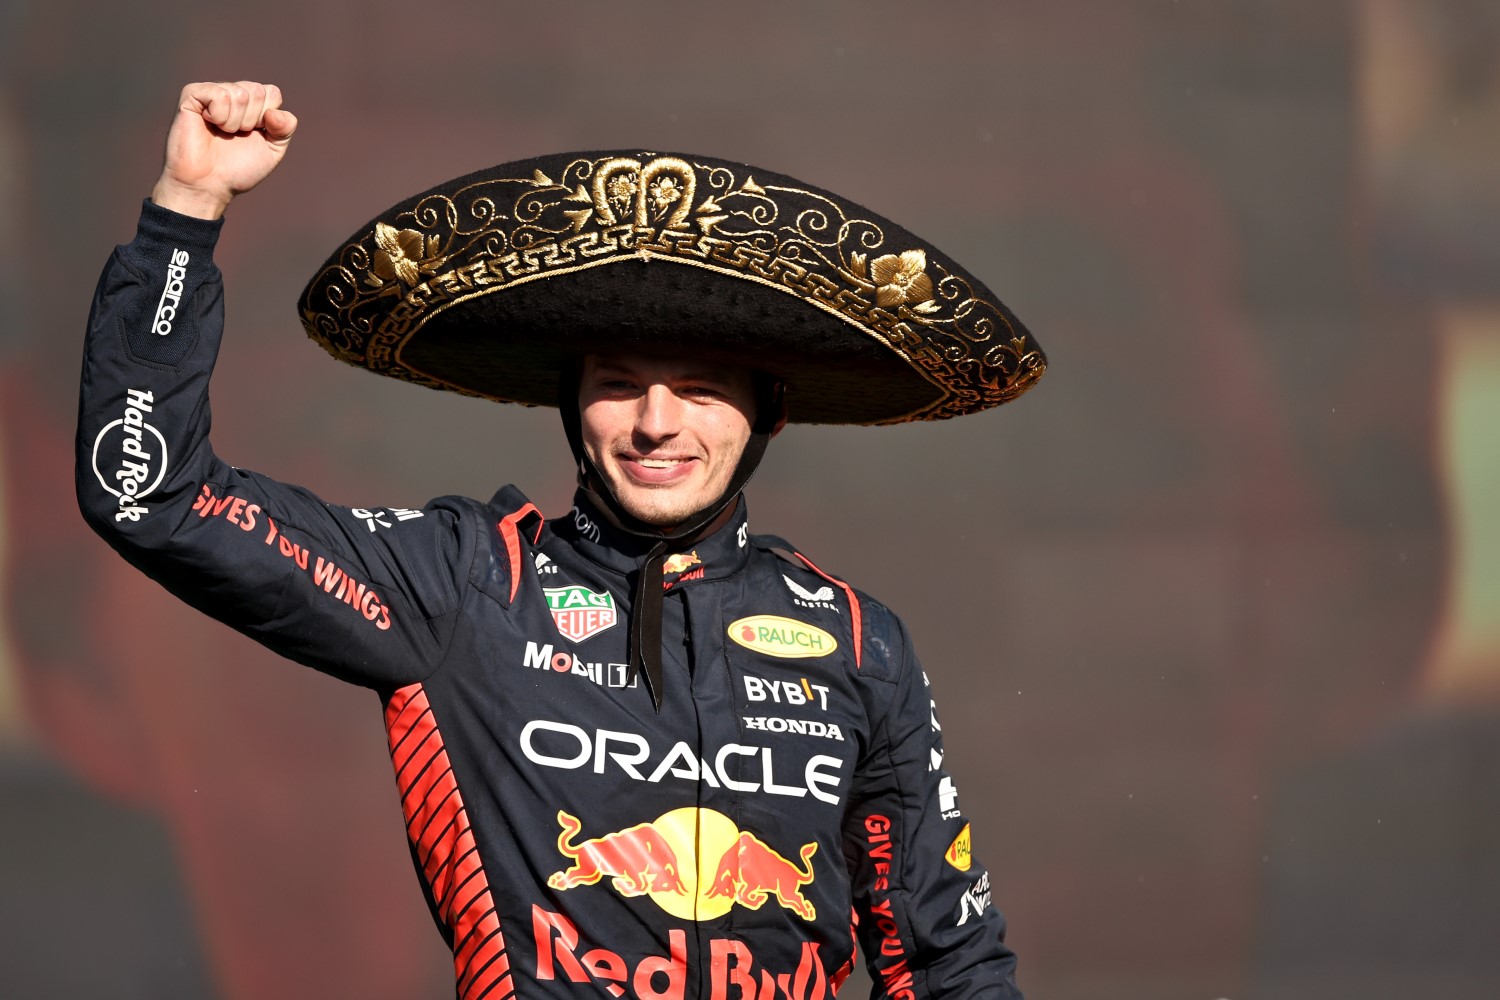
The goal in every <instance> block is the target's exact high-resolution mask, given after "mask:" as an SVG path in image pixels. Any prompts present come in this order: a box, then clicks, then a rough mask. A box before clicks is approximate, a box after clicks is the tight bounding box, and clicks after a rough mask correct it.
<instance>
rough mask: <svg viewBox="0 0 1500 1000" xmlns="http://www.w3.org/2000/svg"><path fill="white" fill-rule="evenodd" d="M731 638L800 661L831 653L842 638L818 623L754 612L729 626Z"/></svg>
mask: <svg viewBox="0 0 1500 1000" xmlns="http://www.w3.org/2000/svg"><path fill="white" fill-rule="evenodd" d="M729 638H731V639H733V640H734V641H735V642H737V643H739V644H740V645H741V646H744V647H745V648H746V649H753V650H755V651H756V652H757V653H765V654H766V655H767V656H779V657H781V658H782V659H787V660H800V659H805V658H807V657H810V656H827V655H828V654H829V653H832V652H833V651H834V650H835V649H838V648H839V644H838V640H837V639H835V638H834V637H833V636H831V635H829V634H828V633H827V632H825V631H823V630H822V629H820V628H818V627H817V626H816V625H809V624H807V623H806V622H799V621H797V620H796V619H793V618H783V617H781V616H780V615H751V616H750V617H749V618H741V619H740V620H739V621H737V622H735V623H734V624H732V625H730V626H729Z"/></svg>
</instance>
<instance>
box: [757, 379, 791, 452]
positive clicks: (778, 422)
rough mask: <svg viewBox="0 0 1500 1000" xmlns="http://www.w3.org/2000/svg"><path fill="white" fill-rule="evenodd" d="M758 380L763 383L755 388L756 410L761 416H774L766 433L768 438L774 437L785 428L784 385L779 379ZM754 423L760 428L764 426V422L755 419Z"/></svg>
mask: <svg viewBox="0 0 1500 1000" xmlns="http://www.w3.org/2000/svg"><path fill="white" fill-rule="evenodd" d="M759 378H761V379H764V380H765V381H763V382H760V383H759V385H758V386H757V393H756V395H757V396H759V402H758V404H757V410H758V411H759V413H760V414H761V415H762V416H763V415H764V414H766V413H767V412H770V413H774V414H775V415H776V416H775V420H774V422H773V423H772V425H771V429H770V430H769V431H767V432H766V433H767V436H768V437H775V436H776V435H778V434H780V433H781V429H782V428H783V427H785V426H786V418H787V410H786V383H785V382H783V381H781V379H779V378H778V379H772V378H771V377H770V376H768V375H765V376H759ZM756 423H757V424H758V425H759V426H761V427H764V426H765V421H764V420H760V419H757V420H756Z"/></svg>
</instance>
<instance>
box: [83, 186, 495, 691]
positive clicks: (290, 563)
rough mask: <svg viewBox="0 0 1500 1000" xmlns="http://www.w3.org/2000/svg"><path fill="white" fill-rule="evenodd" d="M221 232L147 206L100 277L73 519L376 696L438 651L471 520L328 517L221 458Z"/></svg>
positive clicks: (245, 628)
mask: <svg viewBox="0 0 1500 1000" xmlns="http://www.w3.org/2000/svg"><path fill="white" fill-rule="evenodd" d="M219 226H220V223H219V222H205V221H203V220H199V219H193V218H189V217H187V216H182V215H178V214H177V213H174V212H171V211H168V210H166V209H163V208H160V207H158V206H155V205H153V204H151V203H150V202H147V203H146V205H145V207H144V208H143V211H142V215H141V221H140V226H139V229H138V231H137V233H136V237H135V239H134V240H133V241H132V242H131V243H130V244H128V245H126V246H122V247H118V248H116V250H115V252H114V254H113V255H112V256H111V257H110V259H109V262H108V263H107V264H106V266H105V268H104V272H103V274H102V275H101V277H100V279H99V284H98V287H97V289H96V291H95V295H94V302H93V308H92V310H91V312H90V316H89V328H88V335H87V340H86V342H85V346H84V356H83V372H82V379H81V390H80V400H79V419H78V437H77V441H76V468H75V484H76V488H77V493H78V502H79V507H80V509H81V510H82V512H83V515H84V518H85V520H87V521H88V523H89V524H90V526H91V527H92V528H93V529H94V530H95V531H96V532H98V533H99V534H100V535H101V536H102V537H103V538H104V539H105V540H106V541H107V542H108V543H109V544H110V545H111V546H112V547H113V548H114V549H115V550H116V551H117V552H119V553H120V555H121V556H123V557H124V558H125V559H126V560H128V561H129V562H130V563H131V564H133V565H134V566H136V567H137V568H139V569H140V570H141V571H142V572H144V573H145V574H146V575H147V576H149V577H151V578H152V579H154V580H156V581H157V582H158V583H160V584H161V585H162V586H164V587H165V588H166V589H167V590H169V591H170V592H172V593H173V594H175V595H176V596H178V597H180V598H181V599H182V600H184V601H186V602H187V603H188V604H190V605H192V606H193V607H195V608H198V609H199V610H201V611H203V612H205V613H207V614H209V615H211V616H213V617H215V618H217V619H219V620H220V621H223V622H224V623H225V624H227V625H230V626H231V627H233V628H235V629H237V630H239V631H241V632H243V633H245V634H246V635H249V636H251V637H252V638H254V639H256V640H258V641H260V642H262V643H264V644H265V645H266V646H268V647H270V648H272V649H274V650H276V651H277V652H279V653H281V654H283V655H285V656H288V657H290V658H292V659H294V660H297V661H299V662H301V663H305V664H308V665H310V666H313V667H315V668H317V669H319V670H323V671H325V672H327V673H330V674H333V675H335V676H338V677H341V678H343V679H346V680H349V681H353V682H355V683H360V684H365V685H368V686H372V687H377V688H383V687H390V686H396V685H400V684H404V683H409V682H411V681H414V680H420V679H422V678H424V677H426V676H427V675H428V674H430V673H431V672H432V671H433V670H434V669H436V667H437V665H438V664H439V663H440V662H441V660H442V656H443V654H444V652H445V651H446V647H447V643H448V641H449V638H450V636H451V625H452V618H453V615H454V612H455V609H456V608H457V605H458V602H459V599H460V595H461V586H460V582H461V581H462V580H463V579H465V570H466V567H467V566H468V564H469V561H470V558H471V556H472V552H471V549H472V545H473V543H472V537H473V532H472V531H471V530H470V528H471V527H472V525H473V522H474V520H475V519H476V518H477V517H478V514H477V512H475V511H473V510H471V509H469V508H467V507H466V506H465V505H464V503H463V502H462V501H458V500H449V501H434V502H433V503H431V504H429V505H428V506H427V507H425V508H423V509H422V510H419V511H418V510H404V509H401V510H398V509H392V508H347V507H338V506H334V505H331V504H326V503H324V502H323V501H321V500H319V499H318V498H317V497H316V496H314V495H313V494H312V493H310V492H309V491H307V490H305V489H301V488H299V487H295V486H290V485H286V484H283V483H279V482H276V481H274V480H272V479H269V478H266V477H264V476H260V475H257V474H255V473H251V472H247V471H244V470H242V469H236V468H234V467H232V466H230V465H228V464H226V463H225V462H223V461H222V460H220V459H219V457H218V456H217V455H215V454H214V452H213V449H212V447H211V446H210V444H209V426H210V422H211V419H210V412H209V400H208V384H209V377H210V375H211V374H212V372H213V366H214V362H215V359H216V357H217V355H218V348H219V341H220V337H221V334H222V332H223V285H222V281H221V279H220V275H219V272H218V269H217V268H216V267H215V265H214V263H213V248H214V244H215V242H216V241H217V237H218V232H219Z"/></svg>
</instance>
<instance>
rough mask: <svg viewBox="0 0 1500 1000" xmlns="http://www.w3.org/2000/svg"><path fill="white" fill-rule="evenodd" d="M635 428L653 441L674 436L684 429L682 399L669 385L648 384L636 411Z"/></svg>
mask: <svg viewBox="0 0 1500 1000" xmlns="http://www.w3.org/2000/svg"><path fill="white" fill-rule="evenodd" d="M635 429H636V433H638V434H641V435H643V436H645V437H648V438H650V439H651V440H653V441H665V440H666V439H668V438H670V437H673V436H674V435H676V434H677V432H678V431H680V430H681V429H682V400H681V399H679V398H678V397H677V394H676V393H674V392H673V391H672V390H671V388H670V387H669V386H665V385H661V384H655V385H649V386H647V387H646V391H645V392H643V393H642V394H641V401H640V408H639V409H638V410H637V411H636V417H635Z"/></svg>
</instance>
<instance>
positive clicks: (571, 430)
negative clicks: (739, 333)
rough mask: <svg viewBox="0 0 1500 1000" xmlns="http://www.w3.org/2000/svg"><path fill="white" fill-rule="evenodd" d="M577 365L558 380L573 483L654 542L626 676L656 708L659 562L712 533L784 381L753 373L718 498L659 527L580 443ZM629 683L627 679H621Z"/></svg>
mask: <svg viewBox="0 0 1500 1000" xmlns="http://www.w3.org/2000/svg"><path fill="white" fill-rule="evenodd" d="M580 370H581V366H578V365H571V366H568V368H567V369H566V370H565V371H564V372H563V373H562V377H561V378H560V379H559V380H558V394H557V395H558V399H557V402H558V410H559V411H560V412H561V413H562V421H563V430H564V431H565V432H566V433H567V436H568V445H569V446H570V447H571V448H572V449H573V457H574V458H576V459H577V460H578V486H579V488H580V489H581V490H582V491H583V493H584V495H585V496H587V497H588V498H589V499H590V500H591V501H593V503H594V506H595V507H596V508H597V509H598V510H599V513H600V514H601V515H602V516H603V517H604V519H605V520H606V521H608V522H609V523H610V524H611V525H613V526H614V527H615V528H616V529H618V530H619V531H621V532H624V533H625V534H627V535H630V536H632V537H635V538H640V539H643V540H645V541H650V542H653V543H654V544H653V545H652V546H651V548H650V550H649V551H647V553H646V555H645V557H644V558H643V559H642V561H641V565H640V569H639V570H638V571H637V574H636V579H635V586H634V587H633V588H632V589H633V593H632V596H631V600H630V609H631V614H630V668H629V669H630V672H629V678H631V679H633V678H635V677H642V676H643V677H645V679H646V688H647V690H648V691H649V692H650V693H651V704H652V705H653V706H654V707H655V708H656V711H657V713H658V714H660V712H661V702H662V696H663V694H664V691H663V680H662V665H661V662H662V661H661V636H662V633H661V616H662V599H663V598H662V593H663V592H662V586H661V581H662V566H663V564H664V563H665V562H666V559H667V552H668V551H669V550H672V549H681V548H686V547H687V546H689V545H693V544H694V543H696V542H698V541H699V540H700V539H702V538H704V537H706V536H708V535H710V534H713V532H714V531H715V530H717V529H718V527H719V523H718V522H719V518H720V517H721V516H722V515H724V514H725V513H726V512H727V511H729V510H732V509H733V505H734V503H735V502H736V501H737V500H738V499H739V495H740V492H741V491H742V490H744V488H745V484H746V483H748V482H749V481H750V477H751V476H752V475H754V474H755V469H756V467H757V466H759V465H760V460H761V458H762V457H763V456H764V455H765V453H766V445H768V444H770V443H771V435H772V434H774V433H775V432H776V426H777V424H779V423H780V422H781V415H782V413H783V411H784V409H785V407H786V395H785V387H784V386H783V384H782V383H781V381H780V380H779V379H775V378H772V377H770V376H768V375H760V374H756V375H755V423H754V424H753V425H752V426H751V428H750V438H749V440H748V441H746V442H745V450H744V451H743V452H741V453H740V461H739V464H738V465H736V466H735V469H734V476H733V478H731V479H730V481H729V486H728V487H727V488H726V489H725V490H724V492H723V494H722V495H721V496H720V497H719V499H717V500H715V501H714V502H713V503H711V504H709V505H708V506H707V507H705V508H703V509H702V510H700V511H698V512H697V513H696V514H694V515H692V516H691V517H689V518H688V519H687V520H686V521H684V522H683V523H682V524H679V525H677V526H676V527H674V528H667V529H663V528H658V527H656V526H654V525H650V524H647V523H645V522H644V521H641V520H640V519H638V518H636V517H635V516H634V515H632V514H630V513H629V512H628V511H626V510H625V508H624V507H622V506H621V505H620V501H619V500H618V499H616V497H615V495H614V492H613V491H612V490H610V488H609V485H608V484H607V483H606V482H605V481H604V477H603V476H601V475H600V474H599V470H598V469H597V468H595V467H594V463H593V461H591V460H590V459H589V456H588V452H587V451H586V450H585V449H584V447H583V421H582V416H581V414H580V413H579V411H578V385H579V375H580ZM626 683H627V684H628V683H629V680H627V681H626Z"/></svg>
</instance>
